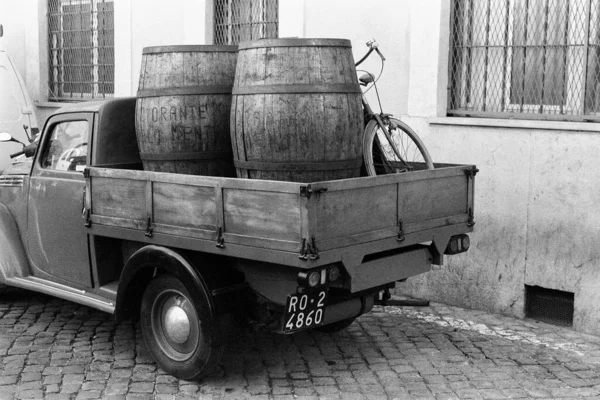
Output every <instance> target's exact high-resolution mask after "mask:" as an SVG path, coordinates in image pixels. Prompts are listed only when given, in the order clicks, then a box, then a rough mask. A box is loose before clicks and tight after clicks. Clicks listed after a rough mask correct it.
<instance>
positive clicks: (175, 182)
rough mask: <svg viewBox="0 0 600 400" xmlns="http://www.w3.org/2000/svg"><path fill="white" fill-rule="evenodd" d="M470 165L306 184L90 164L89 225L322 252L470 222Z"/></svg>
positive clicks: (459, 228)
mask: <svg viewBox="0 0 600 400" xmlns="http://www.w3.org/2000/svg"><path fill="white" fill-rule="evenodd" d="M474 168H475V167H473V166H447V165H445V166H442V167H441V168H437V169H435V170H425V171H414V172H409V173H403V174H395V175H384V176H377V177H362V178H355V179H344V180H337V181H327V182H316V183H311V184H303V183H295V182H274V181H261V180H248V179H235V178H219V177H205V176H192V175H178V174H169V173H158V172H150V171H131V170H121V169H109V168H88V170H87V172H86V176H87V193H88V196H87V205H86V206H87V208H88V209H89V210H90V223H91V224H92V225H96V226H98V225H100V226H106V227H118V228H125V229H129V230H134V231H136V232H138V233H139V236H140V237H141V238H143V237H144V236H145V237H146V239H144V240H148V241H150V240H152V239H149V238H151V237H152V236H153V235H167V236H169V237H171V239H176V238H185V239H198V240H199V241H206V242H209V243H210V244H211V245H212V246H214V244H215V243H216V244H218V243H223V245H224V246H225V247H224V248H223V247H221V248H222V249H224V250H223V251H225V252H226V248H227V246H228V245H235V246H244V247H247V248H254V249H263V250H267V251H278V252H289V253H302V252H303V251H304V250H305V249H306V246H307V243H308V245H309V246H310V244H314V245H315V247H316V248H318V250H319V251H320V252H327V251H333V250H338V249H345V248H348V247H350V246H356V245H364V244H368V243H372V242H376V241H381V240H389V239H395V238H398V236H399V235H401V236H402V235H403V236H405V237H409V236H410V235H415V234H417V233H419V232H428V233H432V232H433V233H435V232H436V230H437V229H441V228H447V227H455V228H456V229H452V230H451V233H453V234H455V233H465V232H468V231H471V230H472V229H471V228H470V226H472V223H471V222H472V212H473V176H474V174H473V173H472V171H474ZM446 231H448V230H447V229H446ZM142 234H143V235H142ZM429 236H431V235H429ZM429 236H427V235H416V236H414V237H415V239H414V240H413V241H410V240H409V241H407V242H406V244H410V243H411V242H414V241H415V240H416V241H428V240H432V238H431V237H429ZM173 242H174V241H173V240H171V241H170V243H173ZM390 243H394V245H393V247H397V246H399V245H398V244H395V242H390ZM388 247H390V246H388ZM379 249H381V248H379ZM384 250H385V249H384ZM340 251H341V250H340ZM340 254H341V253H340Z"/></svg>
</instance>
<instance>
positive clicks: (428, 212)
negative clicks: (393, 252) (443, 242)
mask: <svg viewBox="0 0 600 400" xmlns="http://www.w3.org/2000/svg"><path fill="white" fill-rule="evenodd" d="M474 168H475V167H472V166H444V167H441V168H437V169H434V170H424V171H415V172H410V173H404V174H397V175H386V176H381V177H370V178H362V179H359V180H342V181H331V182H325V183H323V186H322V187H326V188H327V190H326V191H324V192H322V193H320V194H318V195H316V196H314V199H312V200H311V201H312V202H313V203H314V204H311V205H310V206H309V207H310V208H312V209H313V210H312V212H310V213H309V215H310V216H311V221H310V222H309V224H310V225H311V226H312V229H311V232H312V234H313V235H314V236H315V237H316V238H317V239H318V243H319V250H321V251H325V250H331V249H335V248H340V247H345V246H350V245H353V244H357V243H365V242H371V241H375V240H379V239H384V238H390V237H398V236H400V237H402V236H404V237H406V236H407V235H410V234H416V233H419V232H426V231H432V230H434V231H435V230H437V229H439V228H444V227H448V226H453V225H459V226H463V227H465V228H463V229H466V230H467V231H470V230H471V229H468V228H467V227H466V225H472V224H473V222H474V221H472V219H473V175H474V172H473V171H476V170H475V169H474ZM322 187H321V189H322ZM461 233H462V232H461Z"/></svg>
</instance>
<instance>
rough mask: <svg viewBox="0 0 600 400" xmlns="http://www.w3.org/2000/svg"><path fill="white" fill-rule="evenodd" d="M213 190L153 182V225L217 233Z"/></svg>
mask: <svg viewBox="0 0 600 400" xmlns="http://www.w3.org/2000/svg"><path fill="white" fill-rule="evenodd" d="M215 190H217V189H215V188H214V187H206V186H191V185H183V184H175V183H165V182H154V191H153V197H154V213H153V216H154V222H155V223H156V224H165V225H172V226H180V227H183V228H194V227H202V228H203V229H210V230H213V231H216V229H217V228H216V225H217V206H216V193H215ZM174 199H176V201H174Z"/></svg>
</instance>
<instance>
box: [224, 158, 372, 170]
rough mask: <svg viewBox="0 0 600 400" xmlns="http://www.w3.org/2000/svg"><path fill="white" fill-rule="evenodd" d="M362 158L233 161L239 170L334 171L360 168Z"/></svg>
mask: <svg viewBox="0 0 600 400" xmlns="http://www.w3.org/2000/svg"><path fill="white" fill-rule="evenodd" d="M362 162H363V160H362V158H360V159H356V160H344V161H306V162H299V161H284V162H265V161H243V160H233V164H234V165H235V166H236V167H237V168H242V169H247V170H258V171H280V172H281V171H290V172H297V171H334V170H347V169H356V168H360V167H361V165H362Z"/></svg>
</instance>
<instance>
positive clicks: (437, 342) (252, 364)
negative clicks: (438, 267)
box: [0, 289, 600, 400]
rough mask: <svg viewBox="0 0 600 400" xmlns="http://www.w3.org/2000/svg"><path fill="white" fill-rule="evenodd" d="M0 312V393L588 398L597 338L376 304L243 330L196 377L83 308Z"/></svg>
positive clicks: (8, 298)
mask: <svg viewBox="0 0 600 400" xmlns="http://www.w3.org/2000/svg"><path fill="white" fill-rule="evenodd" d="M0 317H1V319H0V368H1V371H0V399H65V400H66V399H100V398H101V399H198V398H200V399H221V398H224V399H236V398H252V399H316V398H319V399H325V398H331V399H394V398H397V399H413V398H414V399H504V398H536V399H537V398H552V399H554V398H573V399H575V398H583V397H587V398H600V338H598V337H594V336H589V335H583V334H579V333H575V332H573V331H571V330H569V329H563V328H558V327H555V326H552V325H547V324H543V323H538V322H535V321H531V320H526V321H522V320H515V319H511V318H506V317H501V316H497V315H491V314H486V313H482V312H477V311H470V310H464V309H461V308H455V307H448V306H444V305H440V304H432V305H431V306H430V307H424V308H414V307H403V308H402V307H385V308H383V307H376V308H375V310H374V312H372V313H371V314H368V315H366V316H363V317H361V318H360V319H359V320H358V321H357V322H355V323H354V324H353V325H352V326H351V327H350V328H349V329H348V330H346V331H345V332H342V333H338V334H325V333H318V332H315V333H301V334H297V335H293V336H280V335H271V334H265V333H255V334H252V335H250V334H247V335H245V336H243V337H242V338H241V339H240V340H239V341H238V344H236V345H234V346H230V347H229V349H228V350H227V351H226V353H225V356H224V359H223V363H222V365H221V368H220V370H218V371H216V372H215V373H214V374H213V375H212V376H210V377H208V378H206V379H204V380H202V381H200V382H188V381H181V380H177V379H175V378H173V377H171V376H169V375H166V374H165V373H164V372H162V371H160V370H159V369H157V367H156V365H155V364H154V362H153V361H152V359H151V358H150V356H149V355H148V353H147V350H146V348H145V345H144V343H143V341H142V339H141V335H140V332H139V329H137V327H136V326H134V325H132V324H131V323H124V324H120V325H115V324H114V323H113V322H112V316H111V315H108V314H105V313H102V312H99V311H95V310H92V309H90V308H87V307H83V306H79V305H76V304H73V303H69V302H66V301H62V300H57V299H54V298H51V297H47V296H44V295H39V294H35V293H32V292H28V291H24V290H17V289H3V291H2V294H1V295H0Z"/></svg>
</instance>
